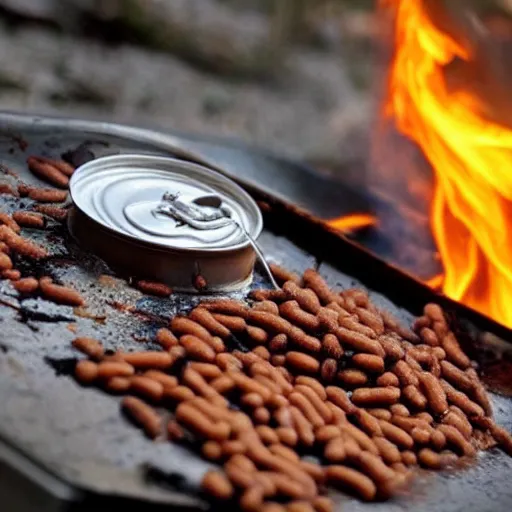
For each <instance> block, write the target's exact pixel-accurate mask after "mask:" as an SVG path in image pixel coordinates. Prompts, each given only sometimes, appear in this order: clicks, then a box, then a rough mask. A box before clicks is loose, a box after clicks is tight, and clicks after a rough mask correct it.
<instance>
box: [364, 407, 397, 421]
mask: <svg viewBox="0 0 512 512" xmlns="http://www.w3.org/2000/svg"><path fill="white" fill-rule="evenodd" d="M367 411H368V412H369V413H370V414H371V415H372V416H373V417H374V418H377V419H379V420H387V421H389V420H390V419H391V416H392V415H393V414H392V413H391V411H390V410H388V409H380V408H376V409H367Z"/></svg>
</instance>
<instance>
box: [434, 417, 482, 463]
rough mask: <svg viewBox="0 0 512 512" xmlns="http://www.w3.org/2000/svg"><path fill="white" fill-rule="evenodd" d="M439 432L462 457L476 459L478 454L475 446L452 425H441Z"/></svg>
mask: <svg viewBox="0 0 512 512" xmlns="http://www.w3.org/2000/svg"><path fill="white" fill-rule="evenodd" d="M437 430H438V431H439V432H441V433H443V434H444V436H445V437H446V440H447V441H448V443H449V444H450V445H452V447H453V448H456V451H458V452H459V453H460V454H461V455H466V456H468V457H474V456H475V454H476V451H475V448H474V447H473V445H472V444H471V443H470V442H469V441H468V440H467V439H466V438H465V437H464V436H463V435H462V434H461V433H460V432H459V431H458V430H457V429H456V428H455V427H452V426H451V425H439V426H438V427H437Z"/></svg>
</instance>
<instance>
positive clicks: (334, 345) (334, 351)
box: [322, 334, 344, 360]
mask: <svg viewBox="0 0 512 512" xmlns="http://www.w3.org/2000/svg"><path fill="white" fill-rule="evenodd" d="M322 349H323V351H324V352H325V353H326V354H327V355H328V356H329V357H332V358H333V359H335V360H338V359H340V358H341V357H342V356H343V354H344V350H343V347H342V346H341V344H340V342H339V340H338V338H337V337H336V336H335V335H334V334H326V335H325V336H324V337H323V340H322Z"/></svg>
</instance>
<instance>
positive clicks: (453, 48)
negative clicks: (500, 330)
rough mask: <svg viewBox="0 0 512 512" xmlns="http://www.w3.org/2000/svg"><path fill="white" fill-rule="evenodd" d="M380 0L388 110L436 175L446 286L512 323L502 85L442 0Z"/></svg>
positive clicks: (510, 165) (511, 184)
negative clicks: (389, 54) (390, 46)
mask: <svg viewBox="0 0 512 512" xmlns="http://www.w3.org/2000/svg"><path fill="white" fill-rule="evenodd" d="M380 1H381V4H382V6H383V7H386V8H388V9H390V10H391V12H392V14H393V16H394V38H395V40H394V44H395V48H394V55H393V60H392V63H391V67H390V71H389V77H388V85H387V93H386V99H385V102H384V114H385V115H386V116H389V117H391V118H393V119H394V123H395V124H396V126H397V128H398V130H399V131H400V132H402V133H403V134H404V135H406V136H407V137H409V138H410V139H412V140H413V141H414V142H415V143H416V144H417V145H418V146H419V147H420V148H421V150H422V151H423V154H424V155H425V156H426V158H427V159H428V161H429V163H430V165H431V167H432V169H433V174H434V196H433V197H434V199H433V202H432V208H431V213H430V220H431V229H432V233H433V236H434V239H435V242H436V244H437V247H438V251H439V255H440V258H441V261H442V264H443V269H444V276H443V279H442V290H443V292H444V293H445V294H446V295H447V296H449V297H451V298H453V299H455V300H458V301H460V302H462V303H464V304H466V305H468V306H470V307H472V308H474V309H476V310H478V311H480V312H482V313H484V314H486V315H488V316H490V317H492V318H494V319H495V320H497V321H499V322H500V323H502V324H504V325H506V326H507V327H512V308H509V307H508V306H509V302H510V301H511V300H512V128H511V126H512V123H510V118H509V120H508V121H507V120H506V117H505V116H509V115H510V111H507V112H506V111H505V110H506V109H503V110H500V109H501V108H502V106H503V105H501V106H500V105H499V104H498V103H497V101H498V99H499V98H500V96H499V90H498V89H499V84H498V87H497V88H496V90H495V92H494V93H493V89H492V88H491V87H490V86H489V83H490V82H492V78H493V77H491V76H490V74H489V69H488V67H486V66H488V65H489V63H488V61H487V60H486V58H485V56H484V55H483V54H482V52H481V48H480V47H479V44H480V42H479V41H478V40H475V39H474V38H472V37H469V36H470V34H468V33H467V32H464V31H463V30H460V27H456V26H455V23H452V24H450V23H449V20H448V16H447V12H446V10H441V8H442V2H441V0H429V1H427V0H402V1H400V0H380ZM461 34H464V35H467V36H468V37H464V36H462V35H461ZM486 73H487V74H486ZM495 82H496V80H495ZM494 86H496V83H494ZM434 281H435V284H437V285H439V284H440V282H441V281H440V280H439V278H436V279H435V280H434Z"/></svg>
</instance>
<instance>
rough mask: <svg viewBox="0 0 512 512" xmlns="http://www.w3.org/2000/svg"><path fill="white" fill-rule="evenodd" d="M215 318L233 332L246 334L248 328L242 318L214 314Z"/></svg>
mask: <svg viewBox="0 0 512 512" xmlns="http://www.w3.org/2000/svg"><path fill="white" fill-rule="evenodd" d="M212 316H213V318H214V319H215V320H216V321H217V322H219V323H220V324H222V325H223V326H224V327H226V329H229V330H230V331H231V332H244V331H245V329H246V328H247V324H246V323H245V320H244V319H243V318H242V317H240V316H230V315H224V314H222V313H212Z"/></svg>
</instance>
